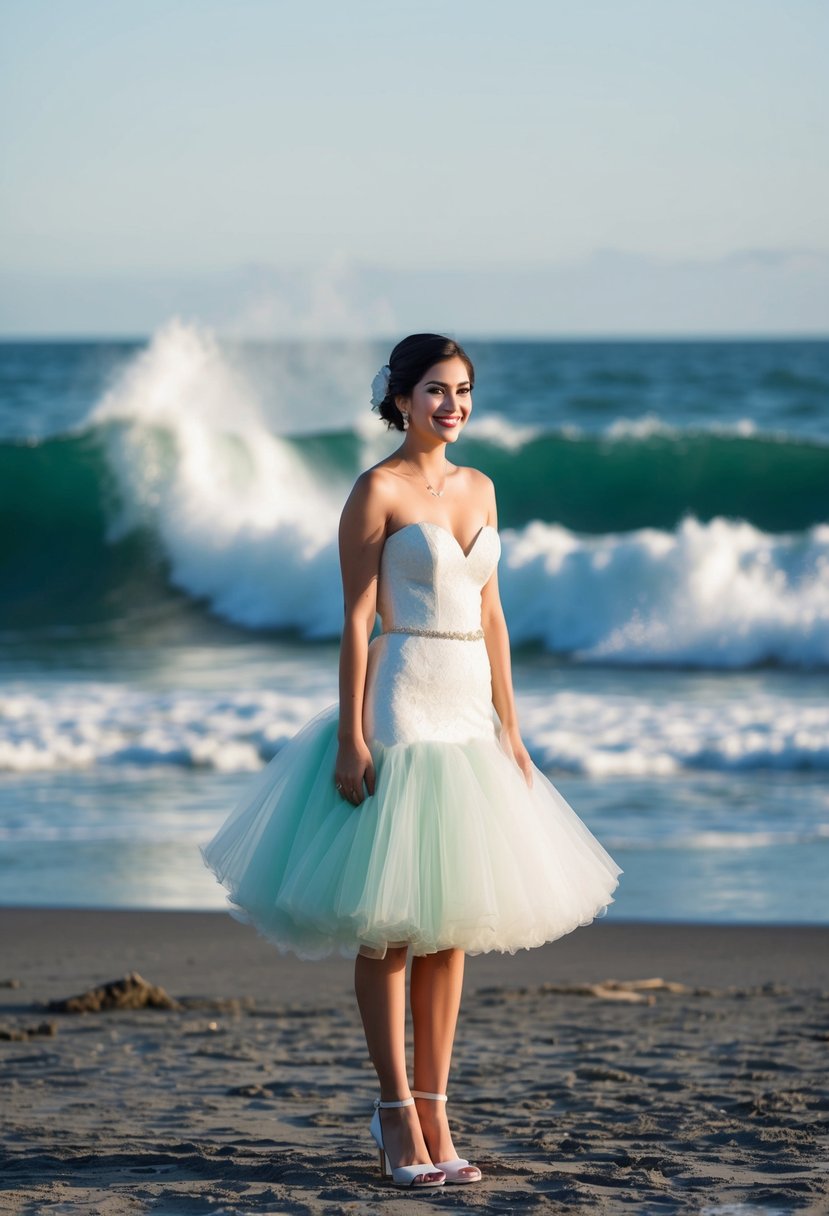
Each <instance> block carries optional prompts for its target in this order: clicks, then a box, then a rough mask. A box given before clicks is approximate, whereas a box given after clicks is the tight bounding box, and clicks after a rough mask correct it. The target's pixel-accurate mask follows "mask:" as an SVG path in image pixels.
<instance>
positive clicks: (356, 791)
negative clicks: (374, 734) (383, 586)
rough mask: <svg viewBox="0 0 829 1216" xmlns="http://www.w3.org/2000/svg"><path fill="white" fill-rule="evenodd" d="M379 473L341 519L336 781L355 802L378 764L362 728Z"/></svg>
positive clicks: (378, 538)
mask: <svg viewBox="0 0 829 1216" xmlns="http://www.w3.org/2000/svg"><path fill="white" fill-rule="evenodd" d="M386 517H387V516H386V509H385V496H384V493H383V483H382V479H381V477H380V476H378V475H377V474H376V473H374V471H373V470H369V471H368V472H367V473H363V474H362V475H361V476H360V477H359V478H358V479H357V482H356V483H355V485H354V488H353V490H352V491H351V494H350V495H349V497H348V501H347V502H346V504H345V507H344V508H343V513H342V516H341V518H340V530H339V547H340V569H341V572H342V582H343V606H344V612H345V619H344V622H343V633H342V642H341V644H340V718H339V730H338V738H339V743H340V747H339V751H338V753H337V763H336V769H335V780H336V781H337V782H339V784H340V785H342V787H343V796H344V797H345V798H347V799H348V801H349V802H352V803H353V804H354V805H355V806H356V805H358V804H359V803H360V802H362V800H363V781H365V784H366V787H367V788H368V792H369V793H370V794H372V793H374V766H373V764H372V761H371V753H370V752H369V749H368V745H367V744H366V741H365V735H364V732H363V704H364V699H365V685H366V667H367V663H368V643H369V638H370V637H371V631H372V628H373V627H374V618H375V614H376V611H377V577H378V572H379V568H380V554H381V552H382V550H383V543H384V540H385V532H386Z"/></svg>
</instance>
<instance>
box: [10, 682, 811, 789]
mask: <svg viewBox="0 0 829 1216" xmlns="http://www.w3.org/2000/svg"><path fill="white" fill-rule="evenodd" d="M278 682H279V683H280V684H281V685H283V688H282V690H281V691H279V692H275V691H273V690H272V689H271V688H264V689H252V690H251V691H246V692H244V693H240V692H236V691H221V690H192V689H178V690H177V689H164V690H159V691H153V690H147V689H142V688H136V687H132V686H128V685H125V684H121V683H111V684H105V683H87V682H85V681H84V682H79V683H72V682H62V683H57V682H56V683H55V684H54V685H52V686H49V687H44V688H38V689H32V688H31V687H30V686H28V685H26V684H24V683H19V684H15V683H12V684H8V685H7V686H5V687H4V689H3V691H2V693H0V771H8V772H24V773H25V772H48V771H61V770H68V769H93V768H101V769H107V768H112V767H115V768H118V769H128V768H153V767H157V766H173V767H177V768H190V769H192V768H204V769H212V770H215V771H218V772H242V771H249V770H253V769H256V768H259V767H260V766H261V765H263V764H265V763H266V762H267V760H269V759H270V757H271V756H273V755H274V754H275V752H276V751H277V750H278V748H279V747H280V746H281V744H282V742H283V741H285V740H286V739H287V738H289V737H290V736H291V735H292V734H294V733H295V731H296V730H298V729H299V727H300V726H301V725H302V724H303V723H304V722H305V721H307V719H308V718H310V717H311V716H312V715H313V714H315V713H317V712H318V711H319V710H320V709H322V708H324V706H326V705H328V704H331V703H333V701H334V700H336V671H335V666H334V665H332V669H331V672H330V678H329V679H327V680H320V679H319V678H317V677H311V678H309V680H308V681H307V683H306V686H305V687H304V688H297V687H296V684H295V681H288V680H287V679H286V680H284V681H281V680H280V681H278ZM518 705H519V714H520V719H521V723H522V731H523V734H524V738H525V741H526V743H527V745H528V747H529V748H530V750H531V752H532V754H533V756H534V757H535V759H536V761H537V762H538V763H539V764H540V765H541V766H542V767H543V768H545V769H547V770H549V771H560V772H566V773H573V774H579V775H582V776H588V777H592V778H609V777H623V778H633V777H639V776H648V777H662V776H670V775H671V774H674V773H680V772H685V773H689V772H705V771H709V772H710V771H715V772H717V771H719V772H739V771H746V772H751V771H757V770H779V771H798V770H800V771H809V770H812V771H820V772H824V771H826V770H827V769H829V704H826V703H825V702H820V703H818V702H814V703H812V702H809V701H804V700H802V699H798V700H795V699H794V698H788V697H785V696H780V695H771V694H764V695H758V694H756V693H755V694H753V695H752V697H751V700H750V703H748V704H747V703H745V701H744V700H743V699H742V698H741V697H735V698H733V699H730V700H729V699H724V698H723V697H718V698H717V699H716V700H712V701H711V702H706V701H692V702H686V701H684V700H680V699H679V698H677V699H676V700H671V699H665V698H664V697H662V698H660V699H659V700H658V701H651V700H648V699H636V698H634V697H632V696H631V697H626V696H620V695H618V694H616V695H613V694H610V693H607V692H605V693H603V694H593V693H583V692H574V691H569V690H568V691H560V692H550V693H547V694H544V695H541V694H537V693H533V694H530V693H522V692H519V695H518ZM827 812H828V813H829V799H827Z"/></svg>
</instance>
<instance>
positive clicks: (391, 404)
mask: <svg viewBox="0 0 829 1216" xmlns="http://www.w3.org/2000/svg"><path fill="white" fill-rule="evenodd" d="M474 382H475V372H474V368H473V365H472V362H471V360H470V358H469V356H468V355H467V354H466V352H465V351H464V350H463V349H462V347H461V346H459V345H458V343H456V342H455V341H453V340H452V339H450V338H446V337H443V336H442V335H439V334H413V335H411V336H409V337H407V338H404V339H403V340H402V341H401V342H399V343H398V344H397V345H396V346H395V348H394V350H393V351H392V352H391V356H390V358H389V362H388V364H386V365H385V366H384V367H383V368H382V369H381V370H380V372H379V373H378V374H377V376H376V377H375V380H374V384H373V386H372V388H373V396H372V403H373V405H374V406H375V407H376V408H377V409H378V410H379V413H380V416H381V417H382V418H383V419H384V420H385V421H386V423H387V424H388V426H389V427H390V428H394V429H396V430H397V431H399V432H400V433H401V434H402V436H403V438H402V442H401V443H400V446H399V447H398V448H397V449H396V451H394V452H393V453H392V454H391V455H390V456H388V457H387V458H386V459H385V460H381V461H380V462H379V463H378V464H376V465H375V466H374V467H373V468H371V469H368V470H367V471H366V472H364V473H362V474H361V475H360V477H358V479H357V481H356V483H355V485H354V487H353V489H352V491H351V494H350V495H349V498H348V500H347V502H346V504H345V507H344V509H343V512H342V518H341V522H340V533H339V551H340V566H341V572H342V583H343V592H344V605H345V620H344V625H343V633H342V643H341V647H340V681H339V703H338V704H337V705H333V706H330V707H328V708H327V709H326V710H324V711H323V712H322V713H321V714H319V715H317V717H316V718H314V719H312V720H311V722H309V723H307V724H306V725H305V726H304V727H303V728H302V730H301V731H300V732H299V733H298V734H297V735H296V736H294V738H293V739H292V740H291V741H290V742H289V743H287V744H286V745H285V747H284V748H283V749H282V750H281V751H280V752H279V753H278V754H277V756H276V757H274V759H273V760H272V761H271V762H270V764H269V765H268V766H267V768H266V769H265V770H264V772H263V773H262V774H260V777H259V779H258V781H257V782H256V784H255V786H254V788H253V789H252V790H251V791H250V793H249V794H248V795H247V796H246V797H245V798H244V799H243V801H242V802H241V803H240V804H239V806H237V807H236V809H235V810H234V812H233V813H232V814H231V815H230V817H229V818H228V820H227V821H226V822H225V824H224V825H223V826H222V828H220V830H219V832H218V833H217V835H216V836H215V837H214V839H213V840H212V841H211V842H210V844H209V845H207V846H206V848H204V849H202V853H203V855H204V859H205V861H206V863H207V864H208V865H209V866H210V867H211V868H212V869H213V870H214V871H215V873H216V874H217V876H218V877H219V879H220V880H221V881H222V882H224V883H225V885H226V886H227V887H228V889H229V891H230V899H231V901H232V904H233V905H234V909H235V910H234V915H237V916H239V917H240V918H241V919H245V920H249V921H251V922H252V923H253V924H254V925H255V926H256V927H257V928H258V929H259V931H260V932H262V933H263V934H265V935H266V936H267V937H269V938H270V939H271V940H272V941H273V942H274V943H275V944H276V945H277V946H278V947H279V948H280V949H283V950H292V951H293V952H295V953H297V954H298V955H299V956H300V957H303V958H319V957H322V956H323V955H325V954H330V953H331V952H332V951H333V950H340V952H341V953H344V954H346V955H348V956H349V957H352V958H354V960H355V972H354V986H355V992H356V996H357V1003H358V1006H359V1010H360V1015H361V1018H362V1023H363V1028H364V1031H365V1036H366V1043H367V1047H368V1052H369V1056H370V1058H371V1061H372V1064H373V1065H374V1068H375V1070H376V1072H377V1077H378V1081H379V1086H380V1097H379V1098H377V1099H375V1104H374V1107H375V1108H374V1114H373V1118H372V1121H371V1127H370V1131H371V1134H372V1136H373V1138H374V1140H375V1142H376V1144H377V1146H378V1149H379V1156H380V1168H381V1173H382V1174H383V1175H384V1176H388V1175H389V1174H390V1175H391V1177H392V1180H393V1181H394V1182H395V1184H397V1185H398V1186H409V1187H427V1186H442V1185H444V1184H446V1183H453V1184H468V1183H474V1182H478V1181H479V1180H480V1179H481V1177H482V1175H481V1170H480V1169H479V1168H478V1167H477V1166H475V1165H472V1164H470V1162H469V1161H468V1160H467V1159H466V1158H463V1157H459V1156H458V1154H457V1152H456V1149H455V1145H454V1143H453V1139H452V1134H451V1130H450V1127H449V1122H448V1119H447V1113H446V1098H447V1087H448V1080H449V1069H450V1063H451V1056H452V1047H453V1043H454V1037H455V1028H456V1024H457V1018H458V1011H459V1007H460V1000H461V990H462V985H463V972H464V959H465V955H466V954H467V953H468V954H478V953H482V952H485V951H491V950H498V951H502V952H509V953H515V951H516V950H518V949H521V948H525V949H529V948H531V947H534V946H539V945H542V944H543V943H544V942H547V941H553V940H555V939H556V938H558V937H560V936H562V935H563V934H565V933H569V932H570V931H571V930H573V929H575V928H576V927H577V926H578V925H583V924H587V923H589V922H590V921H591V920H592V919H593V918H594V917H595V916H597V915H599V914H600V913H601V912H602V911H603V910H604V909H605V907H606V906H607V905H608V904H609V903H611V902H612V892H613V891H614V889H615V888H616V886H617V884H618V875H619V874H620V873H621V870H620V869H619V867H618V866H617V865H616V863H615V862H614V861H613V859H612V858H611V857H610V856H609V855H608V854H607V853H606V852H605V850H604V848H603V847H602V845H601V844H600V843H599V842H598V841H597V840H596V839H595V838H594V837H593V836H592V834H591V833H590V831H589V830H588V829H587V827H586V826H585V825H584V824H583V823H582V821H581V820H580V819H579V817H578V816H577V815H576V813H575V812H574V811H573V810H572V808H571V807H570V806H569V805H568V804H567V802H566V801H565V800H564V798H563V797H562V796H561V794H560V793H559V792H558V790H557V789H556V788H555V786H554V785H553V784H552V783H551V782H550V781H549V780H548V778H547V777H546V776H545V775H544V774H543V773H541V772H540V770H539V769H537V768H536V767H535V765H534V764H533V763H532V760H531V759H530V756H529V754H528V752H527V749H526V747H525V746H524V743H523V741H522V738H521V732H520V729H519V725H518V718H517V714H516V709H515V697H514V693H513V686H512V675H511V667H510V646H509V637H508V633H507V626H506V623H505V620H504V613H503V609H502V607H501V601H500V596H499V591H498V577H497V565H498V560H499V556H500V540H499V536H498V531H497V515H496V503H495V493H494V489H493V485H492V482H491V481H490V479H489V478H488V477H486V476H485V475H484V474H483V473H481V472H479V471H478V470H476V469H473V468H468V467H464V466H462V465H459V464H456V463H455V462H454V461H450V460H448V458H447V452H448V451H449V449H450V447H453V446H454V445H455V444H456V443H457V442H458V441H459V439H460V438H461V436H462V434H463V431H464V429H465V427H466V425H467V423H468V421H469V417H470V414H471V412H472V391H473V388H474ZM378 614H379V616H380V619H381V621H382V632H381V633H379V634H378V635H376V636H374V637H372V632H373V629H374V626H375V620H376V617H377V615H378ZM410 948H411V951H412V960H411V976H410V985H409V1002H410V1006H411V1014H412V1024H413V1036H414V1059H413V1065H414V1073H413V1081H414V1086H413V1087H412V1088H410V1086H409V1081H408V1072H407V1066H406V1054H405V1017H406V963H407V956H408V951H409V949H410ZM381 1112H382V1114H381Z"/></svg>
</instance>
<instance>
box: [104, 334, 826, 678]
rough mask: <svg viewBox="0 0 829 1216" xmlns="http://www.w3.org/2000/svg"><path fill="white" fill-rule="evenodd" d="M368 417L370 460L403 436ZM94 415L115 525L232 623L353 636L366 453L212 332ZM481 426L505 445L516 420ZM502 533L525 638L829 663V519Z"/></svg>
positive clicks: (512, 601) (163, 343) (165, 341)
mask: <svg viewBox="0 0 829 1216" xmlns="http://www.w3.org/2000/svg"><path fill="white" fill-rule="evenodd" d="M364 415H365V419H366V421H365V424H364V425H363V426H360V427H359V428H358V434H359V435H360V438H361V441H362V449H361V454H360V467H366V466H367V465H370V464H372V463H374V462H375V461H376V460H378V459H380V458H381V457H382V455H383V454H384V452H385V451H387V450H388V447H389V444H390V442H391V440H390V439H389V437H388V436H386V435H384V433H383V429H382V427H379V426H378V428H377V430H376V431H374V432H372V431H371V430H370V429H369V428H368V421H370V422H371V423H376V418H375V417H374V416H373V415H371V411H370V410H367V409H366V410H365V411H364ZM346 421H347V420H346ZM88 424H89V425H92V426H97V427H99V428H102V430H101V434H102V435H103V441H104V442H105V444H106V450H107V455H108V458H109V462H110V465H111V468H112V470H113V474H114V478H115V482H116V486H117V494H118V500H119V501H118V507H117V510H115V511H114V513H113V523H112V535H113V536H116V535H123V534H124V533H125V532H127V531H129V530H130V529H131V528H135V527H137V526H139V525H144V526H145V527H147V528H148V529H150V530H151V532H152V533H153V534H154V535H155V537H156V538H157V541H158V544H159V546H160V548H161V550H162V552H163V554H164V557H165V559H166V562H167V564H168V567H169V571H170V578H171V581H172V582H173V583H174V585H175V586H176V587H178V588H180V589H181V590H183V591H185V592H186V593H187V594H188V595H190V596H192V597H194V598H197V599H200V600H203V601H205V602H206V604H207V605H208V606H209V608H210V609H211V610H212V611H213V612H215V613H217V614H218V615H220V616H222V617H224V618H226V619H228V620H230V621H233V622H235V623H236V624H239V625H242V626H245V627H276V628H290V629H296V630H298V631H299V632H300V633H301V634H303V635H304V636H306V637H310V638H323V637H328V638H336V637H338V636H339V633H340V629H341V625H342V591H341V583H340V575H339V565H338V555H337V524H338V519H339V514H340V511H341V509H342V504H343V502H344V501H345V498H346V496H347V494H348V492H349V489H350V487H351V483H352V480H353V477H354V476H355V475H356V473H357V472H358V471H359V469H358V468H354V469H352V470H346V469H344V470H343V472H342V474H341V475H338V474H336V473H335V474H332V473H331V472H330V470H327V469H326V471H325V472H322V471H320V469H318V468H315V467H314V466H312V465H311V464H310V463H308V462H306V461H305V460H303V458H302V457H301V456H300V455H299V449H298V448H297V446H296V445H294V444H292V443H290V442H289V441H287V440H286V439H284V438H282V437H280V436H279V435H277V434H274V433H273V431H272V429H270V427H269V426H268V425H266V422H265V421H264V418H263V413H262V409H261V403H260V401H259V398H258V396H257V394H256V392H255V391H254V390H253V389H252V388H251V385H250V383H249V381H248V380H247V379H246V377H245V376H244V374H243V373H242V372H241V371H240V369H239V367H238V366H237V364H236V363H233V362H231V361H229V360H228V358H227V357H226V355H225V354H224V352H223V351H222V349H221V348H220V346H219V344H218V343H217V342H216V340H215V339H214V338H213V337H212V336H211V334H210V333H209V332H206V331H204V330H202V329H198V328H196V327H193V326H185V325H183V324H181V323H180V322H172V323H170V325H168V326H166V327H165V328H164V329H163V330H161V331H159V333H158V334H157V335H156V336H155V337H154V339H153V340H152V342H151V343H150V345H149V346H148V347H147V349H146V350H145V351H143V352H142V353H141V354H140V355H139V356H138V357H137V358H136V359H135V360H134V361H133V362H132V363H131V364H130V365H129V366H128V368H127V369H126V371H125V372H124V374H123V375H122V376H121V378H120V379H119V380H118V381H117V383H116V384H115V385H114V386H113V387H112V389H111V390H110V391H109V392H108V393H107V394H106V396H105V397H104V398H103V400H102V401H101V402H100V404H99V405H98V406H97V407H96V408H95V410H94V411H93V412H92V414H91V415H90V417H89V419H88ZM656 424H658V420H645V421H644V422H643V423H642V425H644V426H645V427H646V429H647V428H649V427H651V425H656ZM473 425H475V424H473ZM478 425H480V427H481V430H480V432H479V433H480V434H483V435H485V434H490V436H492V437H494V438H497V441H498V442H499V443H509V442H512V441H513V439H515V440H516V441H517V440H518V437H519V434H520V428H519V430H518V431H515V432H514V434H513V428H506V429H505V427H504V423H503V420H495V419H489V420H487V419H482V420H481V422H480V424H478ZM618 425H619V426H620V427H621V426H622V425H623V424H622V423H619V424H618ZM624 425H627V424H626V423H625V424H624ZM637 425H638V424H637ZM659 425H661V424H659ZM619 433H622V432H621V431H620V432H619ZM511 435H512V438H509V436H511ZM503 542H504V556H503V560H502V565H501V573H500V585H501V589H502V595H503V600H504V606H505V611H506V614H507V619H508V623H509V626H510V631H511V636H512V639H513V641H514V642H515V643H518V644H522V643H540V644H542V645H543V646H544V647H545V648H546V649H548V650H550V651H553V652H555V653H559V654H563V655H568V656H571V657H573V658H575V659H577V660H586V661H591V662H603V663H613V664H625V663H627V664H631V663H632V664H662V665H671V664H688V665H691V666H699V667H723V668H729V667H731V668H739V667H743V666H748V665H752V664H758V663H765V662H772V663H782V664H787V665H788V664H791V665H802V666H809V665H815V664H817V665H827V664H829V525H819V526H816V527H813V528H812V529H810V530H809V531H808V532H806V533H800V534H792V535H769V534H766V533H763V532H761V531H760V530H759V529H757V528H754V527H753V526H751V525H750V524H747V523H742V522H740V521H735V520H728V519H722V518H720V519H713V520H711V521H709V522H707V523H701V522H699V521H697V520H695V519H693V518H690V517H689V518H686V519H685V520H683V521H682V522H681V523H680V524H679V525H678V526H677V527H676V528H675V529H674V530H672V531H664V530H658V529H654V528H641V529H638V530H636V531H632V532H627V533H618V534H610V533H609V534H605V535H602V536H581V535H578V534H576V533H574V532H571V531H569V530H567V529H566V528H563V527H560V526H557V525H555V524H544V523H540V522H534V523H530V524H528V525H526V526H525V527H524V528H522V529H520V530H513V531H509V530H508V531H505V532H504V533H503Z"/></svg>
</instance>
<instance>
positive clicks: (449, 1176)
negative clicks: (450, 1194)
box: [412, 1089, 482, 1182]
mask: <svg viewBox="0 0 829 1216" xmlns="http://www.w3.org/2000/svg"><path fill="white" fill-rule="evenodd" d="M412 1096H413V1097H415V1098H433V1099H434V1101H435V1102H445V1101H446V1094H429V1093H426V1091H425V1090H424V1089H413V1090H412ZM435 1169H436V1170H443V1172H444V1174H445V1175H446V1181H447V1182H480V1181H481V1178H482V1174H481V1171H480V1170H479V1169H478V1167H477V1165H470V1163H469V1162H468V1161H467V1160H466V1158H465V1157H456V1158H455V1159H454V1161H436V1162H435ZM461 1170H467V1171H471V1170H474V1171H475V1172H474V1174H473V1173H469V1172H468V1173H466V1174H462V1173H461Z"/></svg>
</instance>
